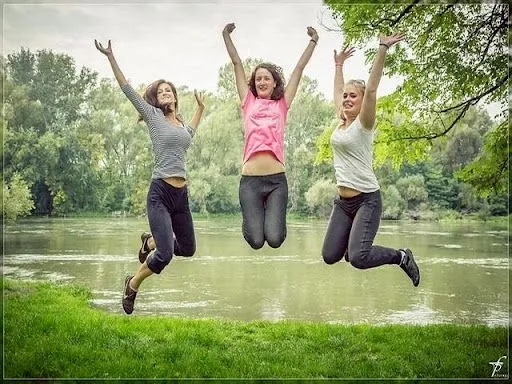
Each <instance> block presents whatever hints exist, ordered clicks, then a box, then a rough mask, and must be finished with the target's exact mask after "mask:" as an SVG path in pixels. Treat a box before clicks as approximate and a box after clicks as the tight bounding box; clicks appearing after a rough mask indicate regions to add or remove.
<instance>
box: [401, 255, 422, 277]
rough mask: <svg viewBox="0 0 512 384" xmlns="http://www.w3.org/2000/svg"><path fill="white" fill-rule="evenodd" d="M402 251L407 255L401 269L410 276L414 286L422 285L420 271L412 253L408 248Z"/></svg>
mask: <svg viewBox="0 0 512 384" xmlns="http://www.w3.org/2000/svg"><path fill="white" fill-rule="evenodd" d="M400 251H403V252H405V255H404V256H402V261H401V262H400V268H402V269H403V270H404V271H405V273H407V276H409V277H410V278H411V280H412V284H413V285H414V286H415V287H417V286H418V285H419V284H420V270H419V268H418V265H417V264H416V262H415V261H414V256H413V255H412V251H411V250H410V249H408V248H407V249H400Z"/></svg>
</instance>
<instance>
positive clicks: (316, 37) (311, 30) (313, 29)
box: [308, 27, 318, 42]
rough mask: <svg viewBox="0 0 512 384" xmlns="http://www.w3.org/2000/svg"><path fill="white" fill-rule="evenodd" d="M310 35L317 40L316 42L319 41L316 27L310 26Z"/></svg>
mask: <svg viewBox="0 0 512 384" xmlns="http://www.w3.org/2000/svg"><path fill="white" fill-rule="evenodd" d="M308 36H309V37H311V39H313V40H315V42H318V33H317V32H316V29H315V28H313V27H308Z"/></svg>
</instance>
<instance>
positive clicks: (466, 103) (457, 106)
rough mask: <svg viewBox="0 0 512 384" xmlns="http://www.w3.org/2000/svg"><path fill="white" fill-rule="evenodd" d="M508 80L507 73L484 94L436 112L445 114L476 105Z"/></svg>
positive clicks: (508, 74) (508, 75)
mask: <svg viewBox="0 0 512 384" xmlns="http://www.w3.org/2000/svg"><path fill="white" fill-rule="evenodd" d="M509 78H510V73H507V76H505V77H504V78H503V79H501V80H500V81H499V82H498V83H497V84H496V85H495V86H493V87H491V88H489V89H488V90H487V91H485V92H484V93H481V94H479V95H476V96H474V97H472V98H471V99H468V100H466V101H463V102H462V103H459V104H457V105H454V106H453V107H448V108H445V109H442V110H440V111H438V112H440V113H445V112H449V111H453V110H455V109H459V108H462V107H463V106H465V105H469V104H471V105H475V104H476V103H478V102H479V101H480V99H481V98H482V97H484V96H487V95H488V94H490V93H492V92H494V91H495V90H497V89H498V88H500V87H501V86H502V85H503V84H505V83H506V82H507V80H508V79H509Z"/></svg>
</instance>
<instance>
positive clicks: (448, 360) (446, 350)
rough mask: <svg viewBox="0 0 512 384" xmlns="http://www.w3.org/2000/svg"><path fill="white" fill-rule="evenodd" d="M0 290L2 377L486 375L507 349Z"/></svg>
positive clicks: (79, 291) (483, 337)
mask: <svg viewBox="0 0 512 384" xmlns="http://www.w3.org/2000/svg"><path fill="white" fill-rule="evenodd" d="M3 289H4V303H3V304H4V329H5V333H4V343H5V350H4V352H5V354H4V364H5V366H4V377H5V378H23V377H24V378H35V377H44V378H57V377H58V378H112V377H114V378H118V377H121V378H129V377H132V378H171V377H173V378H212V377H216V378H292V377H293V378H365V377H366V378H368V377H373V378H490V376H491V372H492V367H491V365H490V364H489V362H491V361H496V360H497V359H498V358H499V357H500V356H503V355H508V345H507V338H508V329H507V328H504V327H500V328H488V327H485V326H457V325H432V326H408V325H403V326H400V325H390V326H369V325H329V324H323V323H306V322H279V323H270V322H266V321H258V322H250V323H244V322H238V321H219V320H190V319H174V318H169V317H165V316H136V315H132V316H126V315H121V314H112V313H106V312H103V311H100V310H98V309H95V308H92V307H91V306H90V305H89V304H88V299H90V298H91V293H90V291H88V290H87V289H84V288H80V287H76V286H62V285H54V284H51V283H22V282H17V281H13V280H4V281H3ZM507 372H508V361H505V366H504V367H503V368H502V370H501V372H500V373H507Z"/></svg>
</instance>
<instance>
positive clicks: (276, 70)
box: [248, 63, 284, 100]
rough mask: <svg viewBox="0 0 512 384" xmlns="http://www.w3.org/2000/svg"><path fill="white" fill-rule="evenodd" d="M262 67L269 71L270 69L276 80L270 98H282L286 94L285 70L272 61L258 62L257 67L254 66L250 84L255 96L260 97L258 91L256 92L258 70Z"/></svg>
mask: <svg viewBox="0 0 512 384" xmlns="http://www.w3.org/2000/svg"><path fill="white" fill-rule="evenodd" d="M260 68H264V69H266V70H267V71H269V72H270V74H271V75H272V77H273V78H274V81H275V82H276V87H275V88H274V91H273V92H272V95H270V98H271V99H272V100H279V99H281V98H282V97H283V96H284V76H283V70H282V69H281V67H278V66H277V65H275V64H272V63H261V64H258V65H257V66H256V68H254V71H252V74H251V79H250V80H249V84H248V85H249V88H250V89H251V92H252V94H253V95H254V97H258V93H257V92H256V71H257V70H258V69H260Z"/></svg>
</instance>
